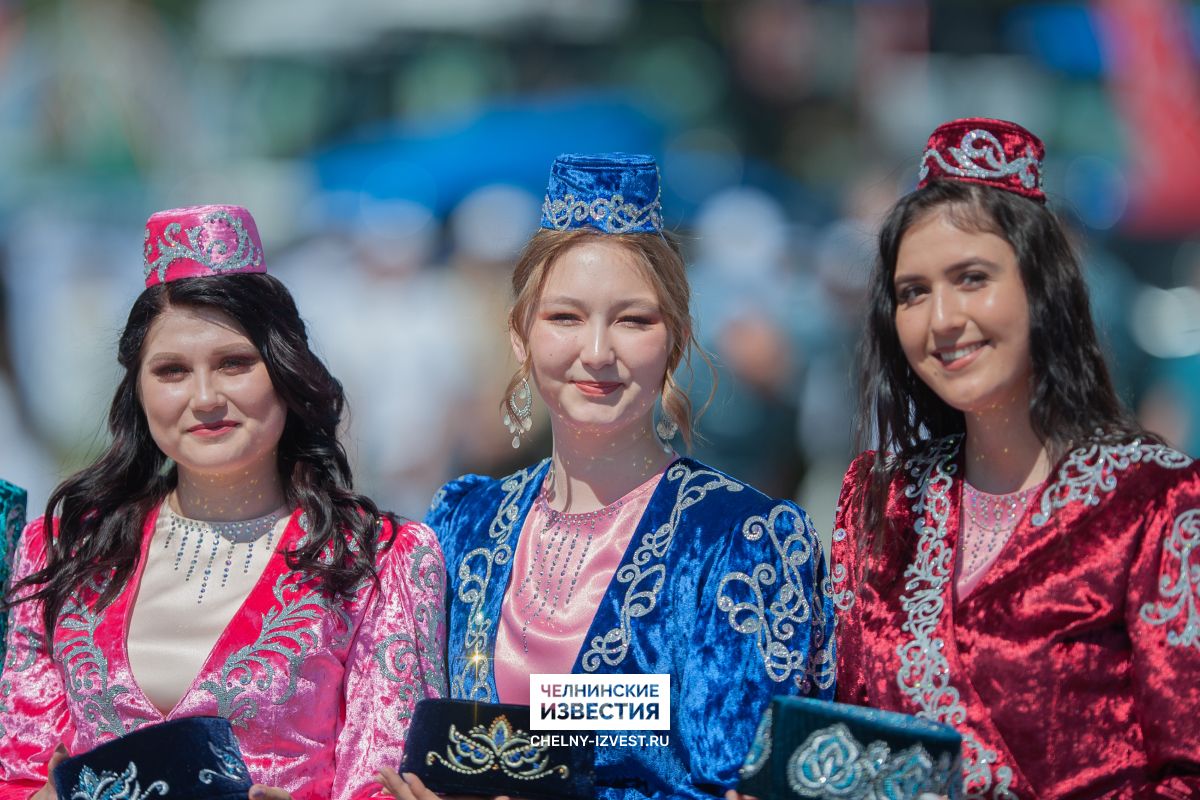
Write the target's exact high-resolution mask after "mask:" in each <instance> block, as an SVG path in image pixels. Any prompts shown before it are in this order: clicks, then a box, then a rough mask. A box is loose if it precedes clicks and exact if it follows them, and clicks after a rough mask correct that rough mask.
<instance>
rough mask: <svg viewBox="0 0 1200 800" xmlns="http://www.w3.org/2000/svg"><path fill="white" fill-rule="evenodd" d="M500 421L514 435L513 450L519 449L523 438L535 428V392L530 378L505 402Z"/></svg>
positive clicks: (523, 381) (524, 380) (522, 382)
mask: <svg viewBox="0 0 1200 800" xmlns="http://www.w3.org/2000/svg"><path fill="white" fill-rule="evenodd" d="M500 420H501V421H502V422H503V423H504V427H505V428H507V429H508V432H509V433H511V434H512V437H513V438H512V446H513V449H514V450H515V449H517V448H518V447H520V446H521V437H522V436H524V435H525V434H527V433H529V431H530V429H531V428H533V392H532V390H530V388H529V379H528V378H524V379H522V380H521V383H520V385H519V386H517V388H516V390H515V391H514V392H513V393H512V394H510V395H509V396H508V399H507V400H505V401H504V410H503V411H501V412H500Z"/></svg>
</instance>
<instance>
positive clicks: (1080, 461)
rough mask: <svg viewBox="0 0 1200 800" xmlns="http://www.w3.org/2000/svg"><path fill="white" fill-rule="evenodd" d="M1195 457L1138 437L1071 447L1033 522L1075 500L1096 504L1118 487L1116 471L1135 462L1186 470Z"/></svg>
mask: <svg viewBox="0 0 1200 800" xmlns="http://www.w3.org/2000/svg"><path fill="white" fill-rule="evenodd" d="M1191 463H1192V459H1191V458H1189V457H1188V456H1186V455H1184V454H1183V453H1180V452H1179V451H1178V450H1172V449H1171V448H1170V447H1166V446H1164V445H1161V444H1156V443H1154V442H1141V441H1139V440H1137V439H1134V440H1133V441H1131V442H1129V443H1127V444H1119V445H1112V444H1100V443H1093V444H1090V445H1087V446H1085V447H1080V448H1078V449H1077V450H1072V451H1071V453H1070V454H1069V455H1068V456H1067V458H1066V459H1065V460H1064V461H1063V465H1062V466H1061V467H1059V470H1058V475H1057V476H1055V479H1054V483H1053V484H1052V485H1051V486H1050V487H1049V488H1047V489H1046V490H1045V491H1044V492H1042V501H1041V504H1040V507H1039V509H1038V511H1037V512H1036V513H1035V514H1034V515H1033V517H1032V522H1033V524H1034V525H1039V526H1040V525H1045V524H1046V523H1047V522H1049V521H1050V518H1051V517H1052V516H1054V512H1056V511H1058V510H1059V509H1060V508H1063V507H1065V506H1067V505H1069V504H1070V503H1073V502H1076V501H1078V502H1081V503H1083V504H1084V505H1085V506H1094V505H1096V504H1097V503H1099V502H1100V495H1102V494H1107V493H1109V492H1111V491H1112V490H1113V489H1116V488H1117V473H1119V472H1123V471H1125V470H1127V469H1129V468H1130V467H1131V466H1133V465H1134V464H1157V465H1158V466H1160V467H1163V468H1165V469H1183V468H1184V467H1187V466H1189V465H1191Z"/></svg>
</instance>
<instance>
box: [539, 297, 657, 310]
mask: <svg viewBox="0 0 1200 800" xmlns="http://www.w3.org/2000/svg"><path fill="white" fill-rule="evenodd" d="M541 305H559V306H571V307H573V308H583V307H584V305H585V303H584V302H583V301H582V300H579V299H578V298H575V297H569V296H567V295H554V296H553V297H543V298H542V302H541ZM615 307H616V308H617V309H619V310H625V309H629V308H641V309H646V310H657V309H658V308H659V304H658V301H657V300H655V299H653V298H646V297H633V298H629V299H626V300H620V301H618V302H617V303H616V304H615Z"/></svg>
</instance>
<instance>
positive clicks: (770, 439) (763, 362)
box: [680, 188, 807, 497]
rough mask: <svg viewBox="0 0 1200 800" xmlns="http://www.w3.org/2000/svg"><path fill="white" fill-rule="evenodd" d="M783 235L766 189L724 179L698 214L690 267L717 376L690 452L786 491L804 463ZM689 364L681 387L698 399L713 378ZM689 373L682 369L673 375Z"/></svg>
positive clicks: (798, 364)
mask: <svg viewBox="0 0 1200 800" xmlns="http://www.w3.org/2000/svg"><path fill="white" fill-rule="evenodd" d="M789 235H790V234H789V226H788V221H787V218H786V216H785V215H784V212H783V209H782V208H781V207H780V205H779V203H778V202H776V201H775V200H774V199H773V198H772V197H770V196H769V195H767V194H765V193H763V192H761V191H759V190H757V189H751V188H734V189H726V190H724V191H722V192H719V193H717V194H715V195H713V197H711V198H710V199H709V200H708V201H706V202H705V204H704V205H703V206H702V207H701V209H700V211H699V213H698V214H697V217H696V227H695V236H696V243H697V252H696V259H695V263H694V266H693V268H692V271H691V283H692V292H693V303H692V309H693V314H694V315H695V317H696V322H697V327H698V333H699V339H700V342H701V344H702V345H703V346H704V348H705V349H706V350H708V351H709V352H710V353H712V354H713V355H714V356H715V357H716V365H717V371H718V376H719V377H718V383H717V387H716V393H715V394H714V395H713V402H712V404H711V406H710V407H709V410H708V412H707V413H706V414H705V415H704V416H703V417H702V418H701V420H700V425H699V431H700V434H701V436H702V437H703V438H702V439H701V440H700V441H698V442H697V444H696V446H695V447H694V448H693V450H694V452H695V455H696V457H697V458H699V459H700V460H702V461H705V462H707V463H710V464H712V465H713V466H715V467H718V468H720V469H723V470H725V471H727V472H731V473H733V474H736V475H740V476H743V477H744V478H745V479H746V480H747V481H749V482H750V483H752V484H753V485H755V486H757V487H758V488H760V489H762V491H764V492H767V493H768V494H771V495H773V496H784V497H791V496H793V495H794V494H795V491H796V483H797V481H798V480H799V477H800V474H801V472H802V469H803V464H802V462H801V460H800V452H799V450H798V448H797V447H796V437H795V424H796V400H797V392H798V385H799V384H798V378H799V375H800V371H801V368H802V353H800V351H799V349H798V348H797V346H796V344H797V337H796V336H795V330H794V328H795V326H796V324H797V320H798V318H803V316H804V315H805V314H806V313H807V310H806V309H804V308H802V307H800V306H799V305H798V303H797V300H798V292H799V289H800V287H799V285H798V282H797V280H796V277H795V274H794V272H793V270H792V269H791V267H790V265H789V263H788V252H787V247H788V241H789ZM693 372H694V376H695V380H694V383H692V386H691V390H690V391H689V393H688V394H689V396H690V397H691V399H692V402H693V404H696V405H699V404H701V403H703V402H704V401H705V400H706V399H707V397H708V396H709V393H710V391H711V389H712V387H711V384H710V383H709V376H708V374H707V370H706V369H703V367H702V365H701V368H699V369H694V370H693ZM691 380H692V375H689V374H687V370H686V369H685V370H684V374H683V375H681V376H680V382H681V384H682V385H683V386H685V387H686V386H688V384H689V381H691Z"/></svg>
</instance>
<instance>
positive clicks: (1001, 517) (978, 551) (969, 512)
mask: <svg viewBox="0 0 1200 800" xmlns="http://www.w3.org/2000/svg"><path fill="white" fill-rule="evenodd" d="M1041 488H1042V485H1041V484H1040V483H1039V484H1037V485H1036V486H1030V487H1029V488H1028V489H1022V490H1021V491H1019V492H1013V493H1012V494H988V493H986V492H981V491H979V490H978V489H976V488H975V487H974V486H972V485H971V484H969V483H967V482H966V481H963V510H964V511H965V512H966V516H967V519H968V520H970V524H971V527H972V528H974V530H975V531H976V533H977V535H976V536H972V537H969V538H967V539H966V541H965V542H964V544H965V551H964V553H963V569H964V571H965V572H967V573H971V572H973V571H974V570H975V569H976V568H978V567H979V566H980V565H982V564H983V563H984V562H986V561H987V559H988V558H989V557H990V555H991V554H994V553H995V552H996V551H997V550H998V549H999V548H1000V547H1002V546H1003V545H1004V543H1005V542H1007V541H1008V539H1009V537H1011V536H1012V534H1013V531H1014V530H1016V528H1017V524H1018V523H1019V522H1020V521H1021V519H1022V518H1023V517H1024V516H1025V511H1026V509H1028V508H1029V504H1030V502H1032V501H1033V498H1034V496H1035V495H1037V493H1038V490H1039V489H1041ZM964 538H966V537H964Z"/></svg>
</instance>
